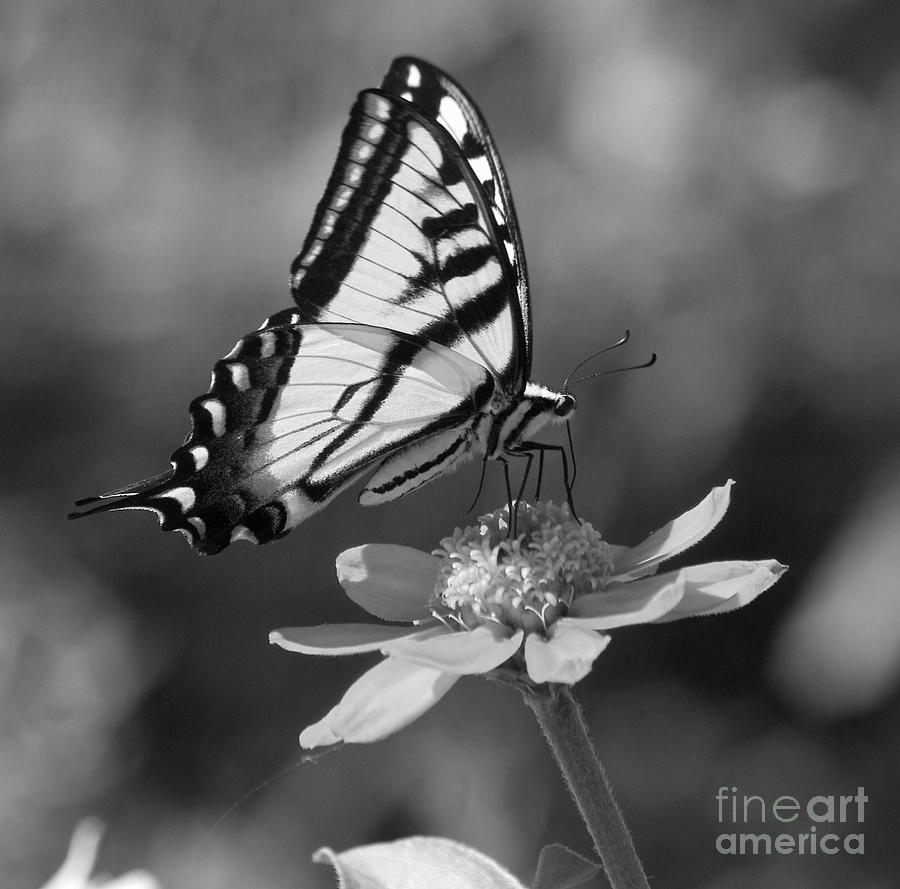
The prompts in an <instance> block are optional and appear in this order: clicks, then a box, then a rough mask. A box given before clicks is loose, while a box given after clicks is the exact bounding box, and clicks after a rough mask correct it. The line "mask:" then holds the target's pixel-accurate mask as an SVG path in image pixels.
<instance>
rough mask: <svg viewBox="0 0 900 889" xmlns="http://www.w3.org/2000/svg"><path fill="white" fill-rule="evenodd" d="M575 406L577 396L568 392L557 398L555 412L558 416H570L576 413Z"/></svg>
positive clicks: (554, 406)
mask: <svg viewBox="0 0 900 889" xmlns="http://www.w3.org/2000/svg"><path fill="white" fill-rule="evenodd" d="M575 407H576V404H575V396H574V395H569V394H568V393H566V394H564V395H560V396H559V398H557V399H556V404H554V405H553V413H555V414H556V416H557V417H569V416H571V415H572V414H573V413H575Z"/></svg>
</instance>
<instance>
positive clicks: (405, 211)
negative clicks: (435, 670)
mask: <svg viewBox="0 0 900 889" xmlns="http://www.w3.org/2000/svg"><path fill="white" fill-rule="evenodd" d="M290 282H291V292H292V295H293V298H294V301H295V303H296V305H295V306H294V307H292V308H289V309H285V310H283V311H280V312H278V313H276V314H275V315H272V316H271V317H270V318H269V319H268V320H266V321H265V323H264V324H263V325H262V326H261V327H260V328H259V329H258V330H257V331H256V332H255V333H251V334H249V335H248V336H245V337H244V338H243V339H241V340H240V341H239V342H238V343H237V344H236V345H235V347H234V348H233V349H232V350H231V351H230V352H229V353H228V354H227V355H226V356H225V357H224V358H223V359H222V360H221V361H219V362H217V364H216V365H215V367H214V369H213V372H212V383H211V385H210V389H209V392H207V393H206V394H205V395H202V396H200V397H199V398H196V399H195V400H194V401H193V402H192V403H191V405H190V414H191V420H192V424H193V428H192V430H191V432H190V434H189V435H188V437H187V439H186V441H185V443H184V444H183V445H182V446H181V447H180V448H178V449H177V450H176V451H175V453H174V454H173V455H172V468H171V469H170V470H169V471H168V472H165V473H163V474H162V475H158V476H156V477H154V478H150V479H146V480H144V481H142V482H138V483H136V484H133V485H130V486H128V487H124V488H120V489H119V490H116V491H112V492H110V493H108V494H104V495H101V496H100V497H91V498H87V499H85V500H81V501H79V502H78V504H77V505H78V506H86V505H88V504H92V506H91V508H89V509H85V510H83V511H82V512H78V513H73V517H80V516H84V515H89V514H93V513H97V512H103V511H107V510H118V509H149V510H153V511H155V512H156V513H158V515H159V518H160V525H161V527H162V529H163V530H165V531H181V532H182V533H183V534H185V535H186V536H187V537H188V538H189V540H190V542H191V544H192V546H193V547H194V549H196V550H197V551H199V552H201V553H216V552H219V551H220V550H222V549H223V548H224V547H226V546H227V545H228V544H229V543H231V542H232V541H234V540H250V541H252V542H254V543H268V542H269V541H272V540H275V539H277V538H279V537H282V536H283V535H284V534H286V533H287V532H288V531H289V530H290V529H291V528H293V527H295V526H296V525H298V524H299V523H300V522H302V521H303V520H304V519H306V518H308V517H309V516H311V515H312V514H313V513H315V512H317V511H318V510H320V509H322V507H324V506H325V505H326V504H327V503H328V502H329V501H330V500H331V499H332V498H333V497H334V496H335V495H336V494H338V493H339V492H340V491H342V490H343V489H344V488H346V487H347V486H348V485H350V484H351V483H352V482H353V481H354V480H356V479H357V478H358V477H359V476H361V475H363V474H365V473H366V472H371V471H372V470H373V469H374V473H373V474H372V476H371V478H369V480H368V484H367V485H366V487H365V489H364V490H363V491H362V493H361V495H360V498H359V499H360V502H361V503H362V504H363V505H364V506H369V505H372V504H376V503H383V502H386V501H388V500H394V499H396V498H398V497H402V496H403V495H404V494H407V493H409V492H410V491H413V490H415V489H416V488H419V487H421V486H422V485H424V484H426V483H427V482H429V481H431V480H432V479H434V478H437V477H438V476H440V475H443V474H445V473H447V472H449V471H451V470H454V469H456V467H458V466H459V465H460V464H461V463H463V462H464V461H466V460H468V459H470V458H471V457H473V456H480V457H483V458H484V459H488V458H491V459H496V460H501V461H504V462H505V460H506V457H507V456H527V457H529V461H530V456H531V455H532V454H533V453H535V452H536V451H542V450H546V449H548V448H550V447H551V446H548V445H539V444H537V443H535V442H532V441H531V437H532V436H533V435H534V434H535V433H536V432H537V431H538V430H539V429H540V428H541V427H543V426H544V425H546V424H547V423H548V422H558V421H561V420H564V419H566V418H567V417H569V416H570V415H571V414H572V413H573V411H574V410H575V399H574V398H573V396H572V395H571V394H569V393H568V391H565V387H564V391H563V392H553V391H551V390H550V389H547V388H545V387H543V386H540V385H538V384H536V383H533V382H530V379H529V377H530V372H531V316H530V309H529V302H528V281H527V277H526V270H525V254H524V252H523V249H522V238H521V235H520V234H519V227H518V223H517V222H516V214H515V209H514V208H513V201H512V195H511V194H510V190H509V184H508V182H507V179H506V173H505V172H504V169H503V165H502V163H501V162H500V155H499V154H498V153H497V149H496V147H495V145H494V141H493V139H492V138H491V135H490V133H489V132H488V128H487V124H486V123H485V121H484V118H483V117H482V115H481V112H480V111H479V110H478V108H477V107H476V105H475V103H474V102H473V101H472V100H471V99H470V98H469V97H468V95H467V94H466V93H465V92H464V91H463V89H462V87H460V86H459V84H457V83H456V82H455V81H454V80H453V79H452V78H450V77H449V76H448V75H447V74H445V73H444V72H443V71H441V70H440V69H438V68H436V67H434V66H433V65H430V64H428V63H427V62H423V61H420V60H418V59H413V58H406V57H404V58H398V59H396V60H395V61H394V62H393V64H392V65H391V67H390V70H389V71H388V73H387V75H386V76H385V78H384V80H383V82H382V84H381V87H380V89H369V90H365V91H364V92H362V93H360V94H359V96H358V98H357V100H356V103H355V104H354V106H353V108H352V110H351V112H350V120H349V121H348V123H347V126H346V128H345V129H344V134H343V137H342V140H341V147H340V151H339V152H338V157H337V161H336V162H335V165H334V170H333V171H332V174H331V178H330V179H329V180H328V185H327V187H326V189H325V194H324V196H323V197H322V199H321V201H320V202H319V205H318V207H317V209H316V212H315V216H314V217H313V222H312V227H311V229H310V231H309V234H308V235H307V236H306V241H305V242H304V244H303V249H302V250H301V251H300V254H299V255H298V256H297V258H296V259H295V260H294V263H293V266H292V267H291V279H290ZM552 449H554V450H560V451H561V450H562V449H561V448H558V447H553V448H552ZM563 456H564V455H563ZM529 465H530V462H529ZM507 478H508V477H507ZM507 484H508V482H507Z"/></svg>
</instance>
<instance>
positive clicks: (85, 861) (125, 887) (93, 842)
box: [44, 818, 159, 889]
mask: <svg viewBox="0 0 900 889" xmlns="http://www.w3.org/2000/svg"><path fill="white" fill-rule="evenodd" d="M102 836H103V827H102V825H101V824H100V822H99V821H98V820H97V819H96V818H85V819H84V820H83V821H79V822H78V824H77V825H76V826H75V830H74V832H73V833H72V840H71V842H70V843H69V851H68V852H67V853H66V858H65V861H63V863H62V866H61V867H60V869H59V870H58V871H57V872H56V873H55V874H54V875H53V876H52V877H50V879H49V880H48V881H47V882H46V883H45V884H44V889H100V887H101V886H102V887H103V889H159V883H158V882H157V881H156V878H155V877H153V876H152V875H151V874H149V873H147V872H146V871H141V870H132V871H129V872H128V873H127V874H123V875H122V876H121V877H118V878H117V879H114V880H107V879H101V878H97V879H91V871H92V870H93V869H94V862H95V861H96V860H97V848H98V847H99V845H100V839H101V837H102Z"/></svg>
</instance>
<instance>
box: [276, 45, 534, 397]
mask: <svg viewBox="0 0 900 889" xmlns="http://www.w3.org/2000/svg"><path fill="white" fill-rule="evenodd" d="M422 64H424V63H422ZM398 70H399V69H398V63H397V62H395V63H394V65H393V66H392V68H391V72H390V73H389V74H388V76H387V78H386V79H385V83H386V84H388V85H390V86H391V88H392V89H394V88H397V89H399V88H400V87H401V84H400V82H399V75H398V73H397V71H398ZM429 70H430V71H436V70H437V69H433V68H430V66H429ZM441 77H442V78H443V82H444V83H446V85H447V86H448V87H452V88H454V89H455V90H457V91H458V92H459V93H460V94H461V91H460V90H459V88H458V87H456V85H455V84H453V82H452V81H451V80H450V79H449V78H447V77H446V75H441ZM394 84H396V87H395V86H394ZM432 92H435V93H439V92H440V93H441V94H443V95H444V96H445V97H447V100H448V101H450V100H451V99H452V97H451V94H450V93H445V92H443V88H442V87H439V85H438V84H437V82H435V83H434V84H433V89H432ZM417 98H418V99H419V101H424V99H422V98H421V97H417ZM434 101H435V102H437V103H438V104H442V107H444V109H445V112H446V108H447V103H446V102H443V103H441V102H440V101H439V100H438V99H437V98H435V100H434ZM452 107H453V108H456V109H457V112H458V113H457V114H455V115H453V120H454V122H455V124H456V126H457V130H459V129H460V127H461V126H462V123H461V121H463V120H470V121H471V122H472V123H471V127H472V130H471V131H472V132H473V133H474V132H478V133H479V138H480V139H481V140H482V141H479V142H476V141H475V140H474V137H473V138H465V137H462V136H461V137H460V139H461V141H462V143H463V144H460V141H457V136H456V135H455V134H454V133H452V132H451V131H449V130H447V129H445V127H444V126H443V125H442V123H441V122H440V121H435V120H433V119H432V118H431V117H430V116H429V115H428V113H427V112H426V111H425V110H424V109H422V108H421V107H420V105H419V104H418V103H416V104H414V103H413V102H411V101H409V100H407V99H406V98H403V97H400V96H397V95H395V94H393V93H389V92H385V91H383V90H367V91H365V92H363V93H361V94H360V96H359V98H358V100H357V102H356V104H355V105H354V107H353V110H352V111H351V114H350V120H349V121H348V124H347V127H346V129H345V131H344V136H343V140H342V145H341V150H340V153H339V155H338V158H337V161H336V163H335V167H334V171H333V172H332V175H331V178H330V180H329V182H328V186H327V188H326V190H325V194H324V196H323V198H322V200H321V202H320V203H319V206H318V208H317V210H316V213H315V216H314V218H313V223H312V227H311V229H310V232H309V234H308V236H307V238H306V241H305V243H304V246H303V249H302V250H301V251H300V253H299V255H298V256H297V258H296V259H295V260H294V263H293V266H292V269H291V273H292V278H291V280H292V290H293V294H294V298H295V300H296V302H297V305H298V307H299V309H300V312H301V315H302V316H303V318H304V320H307V321H348V320H349V321H361V322H365V323H369V324H378V325H381V326H384V327H388V328H391V329H394V330H400V331H403V332H408V333H416V334H418V335H421V336H423V337H424V338H425V339H428V340H431V341H434V342H439V343H441V344H442V345H445V346H448V347H450V348H452V349H455V350H457V351H459V352H461V353H462V354H464V355H466V357H469V358H471V359H472V360H475V361H478V362H480V363H481V364H483V365H484V366H485V367H487V368H488V369H489V370H490V372H491V373H492V375H493V376H494V377H495V378H496V379H497V381H498V383H499V385H500V386H501V388H502V389H503V390H505V391H507V392H508V393H510V395H511V396H514V395H517V394H521V392H522V390H523V389H524V386H525V382H526V380H527V375H528V371H529V370H530V361H531V352H530V341H529V338H528V330H529V323H528V308H527V307H528V298H527V284H526V283H525V268H524V260H523V259H522V257H521V248H520V244H519V241H518V228H517V226H516V225H515V216H514V212H513V210H512V204H511V202H510V203H504V204H499V205H498V203H497V202H496V200H495V193H496V189H495V188H494V187H493V185H491V186H490V188H489V190H487V191H486V190H485V187H484V181H487V182H489V183H490V182H491V181H492V180H491V179H490V176H489V175H488V174H487V173H485V171H486V170H489V169H494V168H493V167H492V166H491V164H490V163H486V162H483V163H480V167H481V168H482V178H479V176H478V175H477V174H476V172H475V169H474V168H473V166H472V163H476V165H479V159H481V160H482V161H483V159H484V158H485V157H487V156H489V155H484V154H476V153H473V152H474V151H475V149H473V148H472V146H473V145H482V146H486V145H491V150H493V148H492V143H490V141H489V139H490V137H489V136H488V135H487V128H486V126H484V124H483V121H481V118H480V115H478V117H477V118H475V117H473V116H472V115H473V114H477V111H475V110H474V105H471V104H468V105H465V106H464V105H460V104H458V103H454V104H453V105H452ZM463 109H469V112H470V113H469V116H468V117H465V116H464V115H463ZM448 123H449V121H448ZM476 124H477V126H476ZM484 139H487V140H488V141H487V142H485V141H484ZM466 146H468V150H469V152H470V154H471V155H472V156H471V158H470V157H467V156H466V154H465V151H466ZM485 151H487V149H486V148H485ZM470 160H471V163H470ZM495 163H496V169H497V170H498V171H500V172H499V173H498V174H497V181H501V182H503V183H504V185H503V187H502V188H501V189H500V191H501V193H503V192H504V189H505V181H506V180H505V176H503V174H502V168H501V167H500V166H499V158H497V159H496V161H495ZM501 177H502V178H501ZM507 217H508V219H509V221H510V222H508V221H507ZM498 220H499V221H498ZM510 224H511V226H512V229H511V230H512V231H514V232H516V234H515V240H514V241H511V240H510V235H509V231H510V227H509V225H510Z"/></svg>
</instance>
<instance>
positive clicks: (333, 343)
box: [95, 310, 493, 553]
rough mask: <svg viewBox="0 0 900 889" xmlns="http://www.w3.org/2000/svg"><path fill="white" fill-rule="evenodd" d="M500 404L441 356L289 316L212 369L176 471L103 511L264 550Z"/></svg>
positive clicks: (199, 539)
mask: <svg viewBox="0 0 900 889" xmlns="http://www.w3.org/2000/svg"><path fill="white" fill-rule="evenodd" d="M403 356H408V357H409V360H408V361H405V360H403ZM492 393H493V380H492V379H491V377H490V375H489V374H487V373H486V372H485V370H484V368H483V367H481V366H480V365H478V364H476V363H475V362H473V361H470V360H469V359H467V358H465V357H464V356H462V355H459V354H458V353H456V352H453V351H451V350H450V349H447V348H446V347H444V346H441V345H440V344H437V343H429V342H426V341H423V340H421V339H419V338H418V337H415V336H413V335H409V334H400V333H398V332H396V331H391V330H386V329H384V328H379V327H373V326H370V325H362V324H330V323H325V324H304V323H300V322H299V321H298V318H297V313H296V311H295V310H286V311H285V312H282V313H279V314H278V315H275V316H273V317H272V318H271V319H269V321H268V322H267V323H266V325H264V326H263V327H262V328H261V329H260V330H259V331H257V332H256V333H253V334H250V335H249V336H247V337H245V338H244V339H242V340H241V341H239V342H238V343H237V345H236V346H235V347H234V349H232V351H231V352H230V353H229V354H228V355H227V356H226V357H225V358H224V359H222V360H221V361H219V362H218V363H217V364H216V366H215V368H214V370H213V375H212V384H211V386H210V390H209V392H208V393H207V394H206V395H204V396H201V397H200V398H197V399H195V400H194V401H193V402H192V404H191V408H190V412H191V419H192V423H193V428H192V431H191V433H190V435H189V436H188V438H187V440H186V441H185V443H184V444H183V445H182V446H181V447H180V448H178V449H177V450H176V451H175V452H174V454H173V455H172V466H173V469H172V470H171V472H169V473H168V474H166V475H164V476H161V477H157V478H155V479H151V480H149V481H148V482H147V483H143V484H139V485H137V486H134V487H132V488H130V489H123V490H121V491H119V492H117V497H118V498H119V499H117V500H115V501H113V502H103V503H102V504H101V506H99V507H96V508H95V509H99V510H104V509H129V508H139V509H153V510H155V511H156V512H157V513H158V514H159V516H160V519H161V523H162V527H163V530H167V531H171V530H180V531H182V532H184V533H185V534H187V535H188V536H189V538H190V539H191V542H192V544H193V545H194V547H195V548H196V549H198V550H199V551H201V552H204V553H215V552H218V551H219V550H221V549H222V548H224V547H225V546H227V545H228V543H230V542H232V541H233V540H236V539H247V540H252V541H253V542H256V543H266V542H268V541H270V540H273V539H275V538H277V537H279V536H281V535H283V534H284V533H286V532H287V531H289V530H290V529H291V528H292V527H294V526H295V525H296V524H298V523H299V522H301V521H303V520H304V519H306V518H308V517H309V516H310V515H312V514H313V513H315V512H317V511H318V510H319V509H321V508H322V507H323V506H325V505H326V504H327V503H328V502H329V501H330V500H331V499H332V498H333V497H334V496H335V495H336V494H337V493H338V492H339V491H341V490H342V489H343V488H345V487H346V486H347V485H349V484H350V483H352V482H353V480H354V479H355V478H357V476H358V475H359V474H360V473H361V472H364V471H365V470H366V469H371V467H372V465H374V464H375V463H376V462H377V461H379V460H382V459H383V458H384V457H385V456H386V455H389V454H391V453H393V452H395V451H397V450H398V449H402V448H403V447H404V446H407V445H409V444H411V443H413V442H422V441H429V440H431V439H432V438H434V437H440V436H441V435H442V434H444V433H446V431H447V430H448V429H450V430H451V431H452V435H453V437H454V438H456V439H460V440H461V441H465V439H466V437H467V436H468V435H469V434H470V430H471V429H472V428H473V424H474V423H477V421H478V419H479V418H480V417H481V416H482V411H483V409H484V406H485V404H486V403H487V401H489V400H490V397H491V394H492ZM397 496H399V495H397ZM382 499H391V497H390V496H387V497H384V498H382Z"/></svg>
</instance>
